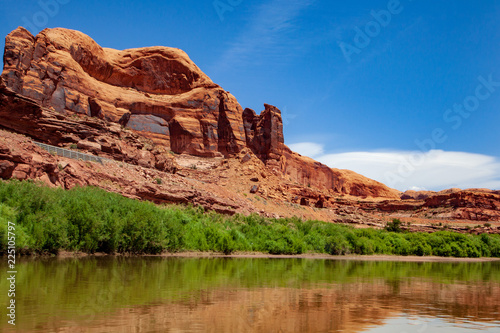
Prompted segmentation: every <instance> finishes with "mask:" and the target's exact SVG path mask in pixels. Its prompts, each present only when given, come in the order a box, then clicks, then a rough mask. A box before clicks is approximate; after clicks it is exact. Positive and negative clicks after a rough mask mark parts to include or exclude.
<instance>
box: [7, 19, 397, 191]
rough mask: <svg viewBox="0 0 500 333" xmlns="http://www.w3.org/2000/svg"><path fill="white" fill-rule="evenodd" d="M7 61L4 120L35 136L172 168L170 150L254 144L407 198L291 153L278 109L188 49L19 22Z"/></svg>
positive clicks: (281, 167) (269, 155) (293, 175)
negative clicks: (220, 77)
mask: <svg viewBox="0 0 500 333" xmlns="http://www.w3.org/2000/svg"><path fill="white" fill-rule="evenodd" d="M4 60H5V61H4V70H3V73H2V76H1V77H2V78H3V81H4V82H5V86H6V88H0V89H2V94H3V97H2V100H0V103H1V105H0V116H1V117H2V121H1V123H0V125H1V126H2V127H3V128H5V129H9V130H13V131H16V132H18V133H23V134H25V135H29V136H30V137H32V138H34V139H36V140H39V141H42V142H45V143H49V144H53V145H58V146H67V145H68V144H76V146H77V148H79V149H83V150H85V151H88V152H91V153H94V154H98V155H104V156H106V157H110V158H113V159H119V160H123V161H126V162H129V163H131V164H136V165H141V166H145V167H152V168H159V169H161V170H163V169H166V168H167V169H168V168H170V167H169V165H170V164H169V159H168V158H167V157H165V155H164V154H163V152H165V151H168V150H171V151H173V152H174V153H178V154H181V153H184V154H189V155H195V156H201V157H219V156H225V157H232V156H235V155H237V154H238V153H240V152H241V151H242V150H243V149H245V148H247V147H248V148H250V150H251V151H252V153H253V154H254V155H255V156H256V157H257V158H258V159H260V160H261V161H262V162H264V164H265V165H266V166H267V168H269V169H270V170H272V172H274V173H275V174H276V175H280V176H284V177H285V178H286V179H287V180H288V181H292V182H295V183H297V184H299V185H301V186H304V187H311V186H312V187H315V188H318V189H321V190H326V191H330V192H332V193H342V194H349V195H354V196H361V197H386V198H393V199H396V198H398V197H399V193H398V192H397V191H395V190H392V189H390V188H388V187H386V186H385V185H383V184H381V183H378V182H375V181H373V180H371V179H368V178H366V177H363V176H361V175H358V174H356V173H354V172H351V171H347V170H337V169H331V168H329V167H327V166H325V165H323V164H321V163H318V162H316V161H314V160H312V159H308V158H305V157H302V156H300V155H298V154H296V153H293V152H292V151H291V150H290V149H288V147H286V146H285V144H284V138H283V122H282V118H281V112H280V110H279V109H278V108H276V107H274V106H272V105H268V104H265V105H264V107H265V109H264V111H262V112H261V114H260V115H256V113H255V112H254V111H253V110H250V109H246V110H245V111H243V109H242V107H241V106H240V105H239V104H238V102H237V101H236V99H235V97H234V96H233V95H231V94H230V93H228V92H226V91H225V90H224V89H222V88H221V87H220V86H218V85H217V84H215V83H213V82H212V81H211V80H210V78H209V77H208V76H207V75H205V74H204V73H203V72H202V71H201V70H200V69H199V68H198V67H197V66H196V65H195V64H194V63H193V62H192V61H191V60H190V59H189V57H188V56H187V55H186V54H185V53H184V52H183V51H181V50H178V49H174V48H168V47H148V48H139V49H130V50H124V51H117V50H112V49H107V48H102V47H100V46H99V45H98V44H97V43H96V42H95V41H94V40H92V39H91V38H90V37H88V36H86V35H85V34H83V33H81V32H78V31H73V30H67V29H61V28H56V29H45V30H43V31H42V32H40V33H39V34H38V35H37V36H36V37H35V36H33V35H31V33H30V32H28V31H27V30H26V29H24V28H21V27H20V28H18V29H16V30H14V31H13V32H11V33H10V34H9V35H8V36H7V38H6V44H5V54H4ZM44 107H46V108H44ZM74 115H79V116H83V115H85V117H74ZM123 128H129V129H132V130H133V132H130V131H129V132H127V131H124V130H123ZM143 138H147V139H150V140H152V142H153V143H155V144H156V145H157V147H161V149H158V148H154V147H148V146H147V145H146V144H144V140H143ZM250 157H251V156H250ZM6 167H8V166H6ZM318 200H319V199H318Z"/></svg>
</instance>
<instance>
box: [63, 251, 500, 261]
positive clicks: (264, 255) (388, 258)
mask: <svg viewBox="0 0 500 333" xmlns="http://www.w3.org/2000/svg"><path fill="white" fill-rule="evenodd" d="M91 256H94V257H103V256H117V257H161V258H235V259H238V258H245V259H249V258H255V259H317V260H318V259H319V260H344V261H352V260H356V261H401V262H492V261H493V262H500V258H452V257H435V256H426V257H419V256H396V255H394V256H393V255H345V256H333V255H328V254H322V253H307V254H298V255H273V254H267V253H260V252H242V253H234V254H230V255H224V254H222V253H217V252H196V251H194V252H178V253H162V254H158V255H134V254H105V253H95V254H87V253H82V252H67V251H61V252H60V253H59V254H58V255H57V257H58V258H75V257H76V258H80V257H91Z"/></svg>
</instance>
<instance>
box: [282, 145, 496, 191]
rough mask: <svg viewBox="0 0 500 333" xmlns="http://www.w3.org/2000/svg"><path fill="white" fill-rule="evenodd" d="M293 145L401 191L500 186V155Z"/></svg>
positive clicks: (301, 150) (296, 148)
mask: <svg viewBox="0 0 500 333" xmlns="http://www.w3.org/2000/svg"><path fill="white" fill-rule="evenodd" d="M290 147H291V149H292V150H294V151H296V152H298V153H299V154H302V155H306V156H310V157H313V158H315V159H316V160H318V161H320V162H322V163H324V164H326V165H328V166H330V167H332V168H338V169H349V170H353V171H355V172H357V173H360V174H362V175H364V176H366V177H369V178H372V179H375V180H377V181H380V182H382V183H384V184H386V185H388V186H390V187H393V188H396V189H398V190H401V191H405V190H408V189H417V190H418V189H420V190H422V189H427V190H443V189H446V188H451V187H458V188H462V189H466V188H489V189H500V159H498V158H496V157H493V156H488V155H482V154H474V153H467V152H453V151H443V150H431V151H428V152H411V151H372V152H370V151H368V152H349V153H337V154H325V153H323V152H324V147H323V145H321V144H317V143H312V142H303V143H296V144H292V145H290Z"/></svg>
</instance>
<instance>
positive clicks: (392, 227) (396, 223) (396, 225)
mask: <svg viewBox="0 0 500 333" xmlns="http://www.w3.org/2000/svg"><path fill="white" fill-rule="evenodd" d="M401 224H403V222H401V221H400V220H399V219H393V220H392V222H388V223H387V226H386V227H385V230H387V231H391V232H402V231H403V230H402V229H401Z"/></svg>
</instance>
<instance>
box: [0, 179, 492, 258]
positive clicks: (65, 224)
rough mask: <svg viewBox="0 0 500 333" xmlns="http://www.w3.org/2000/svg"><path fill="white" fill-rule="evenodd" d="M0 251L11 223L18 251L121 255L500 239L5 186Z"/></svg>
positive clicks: (354, 248)
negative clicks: (229, 212) (229, 213)
mask: <svg viewBox="0 0 500 333" xmlns="http://www.w3.org/2000/svg"><path fill="white" fill-rule="evenodd" d="M0 213H1V214H0V253H4V254H5V253H6V252H7V247H8V243H7V233H8V231H12V230H8V225H9V224H8V222H11V223H12V224H14V225H15V235H16V237H15V247H16V252H17V253H20V254H28V255H29V254H31V255H39V254H57V253H59V252H61V251H69V252H82V253H87V254H94V253H118V254H149V255H159V254H160V255H161V254H162V253H189V252H191V251H194V252H200V253H210V252H214V253H223V254H224V255H232V254H234V253H264V254H265V255H293V256H295V255H308V254H311V253H314V254H323V255H340V256H343V255H400V256H405V257H407V256H419V257H429V256H437V257H461V258H480V257H500V235H488V234H482V235H472V234H460V233H455V232H451V231H446V230H442V231H438V232H435V233H431V234H428V233H422V232H416V233H413V232H404V231H403V230H402V229H401V228H400V224H399V222H398V221H394V223H392V224H389V225H388V226H387V227H386V229H375V228H363V229H355V228H353V227H352V226H347V225H342V224H333V223H327V222H321V221H302V220H301V219H299V218H280V219H271V218H264V217H262V216H258V215H249V216H243V215H234V216H227V215H221V214H218V213H215V212H213V211H210V212H206V211H204V210H203V208H201V207H193V206H179V205H177V206H176V205H170V206H165V205H164V206H159V205H155V204H153V203H151V202H142V201H137V200H132V199H128V198H125V197H122V196H120V195H118V194H115V193H108V192H106V191H104V190H101V189H97V188H92V187H85V188H80V187H76V188H74V189H72V190H63V189H60V188H49V187H46V186H41V185H40V184H37V183H34V182H30V181H25V182H20V181H7V182H5V181H2V182H0Z"/></svg>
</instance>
